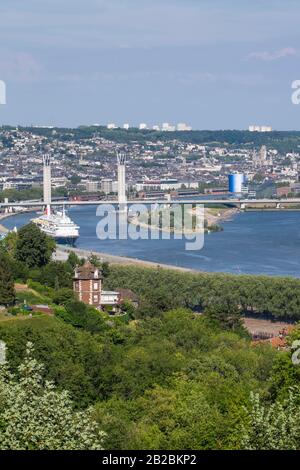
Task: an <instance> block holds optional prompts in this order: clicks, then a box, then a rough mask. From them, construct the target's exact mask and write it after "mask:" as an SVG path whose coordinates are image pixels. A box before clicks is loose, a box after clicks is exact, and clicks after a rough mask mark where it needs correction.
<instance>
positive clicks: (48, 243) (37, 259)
mask: <svg viewBox="0 0 300 470" xmlns="http://www.w3.org/2000/svg"><path fill="white" fill-rule="evenodd" d="M54 249H55V241H54V240H53V239H52V238H50V237H48V236H47V235H45V234H44V233H43V232H42V231H41V230H40V229H39V228H38V227H37V226H36V225H35V224H34V223H32V222H31V223H30V224H28V225H25V226H24V227H22V228H21V229H20V230H19V233H18V240H17V244H16V254H15V256H16V259H17V260H19V261H22V262H24V263H26V265H27V266H28V267H29V268H33V267H41V266H44V265H46V264H47V263H48V262H49V260H50V258H51V255H52V253H53V251H54Z"/></svg>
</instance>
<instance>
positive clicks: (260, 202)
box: [0, 198, 300, 209]
mask: <svg viewBox="0 0 300 470" xmlns="http://www.w3.org/2000/svg"><path fill="white" fill-rule="evenodd" d="M151 203H153V204H205V205H206V206H209V205H216V204H218V205H219V204H223V205H229V206H236V207H239V208H240V209H246V208H247V207H254V208H258V207H259V206H260V207H274V208H277V209H280V208H281V207H283V208H284V207H285V206H287V205H288V206H294V205H299V206H300V198H290V199H238V198H224V199H222V198H220V199H205V198H203V199H201V198H197V199H194V198H193V199H171V200H167V199H154V198H153V199H133V200H128V201H127V204H128V205H134V204H151ZM63 204H64V205H65V206H98V205H100V204H111V205H116V204H118V200H117V199H111V200H104V199H102V200H99V201H70V200H65V201H62V200H57V201H55V200H54V201H52V202H51V203H50V204H49V205H50V206H52V207H55V206H62V205H63ZM45 205H46V204H45V202H44V201H21V202H5V203H4V202H3V203H0V209H1V208H24V209H25V208H28V209H29V208H43V207H44V206H45Z"/></svg>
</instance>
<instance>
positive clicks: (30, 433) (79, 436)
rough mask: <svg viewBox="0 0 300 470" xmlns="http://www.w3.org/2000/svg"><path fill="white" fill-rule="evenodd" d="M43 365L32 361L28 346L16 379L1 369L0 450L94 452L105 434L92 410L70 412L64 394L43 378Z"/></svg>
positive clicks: (68, 402)
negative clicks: (94, 418) (95, 419)
mask: <svg viewBox="0 0 300 470" xmlns="http://www.w3.org/2000/svg"><path fill="white" fill-rule="evenodd" d="M42 372H43V365H41V364H39V363H38V362H37V361H36V360H35V359H34V358H33V345H32V343H27V349H26V356H25V360H24V362H23V363H22V364H21V365H20V366H19V367H18V377H16V376H15V375H13V374H11V373H10V372H9V370H8V369H7V367H5V366H1V368H0V421H1V427H0V449H1V450H88V449H92V450H96V449H102V441H103V437H104V433H103V432H102V431H101V430H100V429H99V427H98V425H97V424H96V422H95V421H94V420H93V419H92V410H90V409H87V410H84V411H77V412H75V411H74V410H73V404H72V401H71V400H70V397H69V394H68V392H66V391H62V392H60V391H57V390H56V388H55V386H54V384H53V383H52V382H48V381H44V380H43V378H42Z"/></svg>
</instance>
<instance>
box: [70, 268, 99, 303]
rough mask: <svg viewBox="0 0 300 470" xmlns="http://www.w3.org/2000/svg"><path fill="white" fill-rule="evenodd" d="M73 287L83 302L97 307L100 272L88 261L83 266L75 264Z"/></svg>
mask: <svg viewBox="0 0 300 470" xmlns="http://www.w3.org/2000/svg"><path fill="white" fill-rule="evenodd" d="M73 289H74V292H75V294H76V296H77V298H78V300H81V301H82V302H84V303H85V304H88V305H93V306H94V307H98V306H99V305H100V303H101V292H102V273H101V271H100V270H99V268H97V267H96V266H94V265H93V264H91V263H90V262H89V261H87V262H86V263H84V265H83V266H76V268H75V273H74V279H73Z"/></svg>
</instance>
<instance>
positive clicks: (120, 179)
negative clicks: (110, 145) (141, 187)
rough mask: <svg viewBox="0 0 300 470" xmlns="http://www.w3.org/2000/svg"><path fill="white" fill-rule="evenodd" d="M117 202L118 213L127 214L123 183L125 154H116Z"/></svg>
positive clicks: (124, 185) (124, 184) (124, 182)
mask: <svg viewBox="0 0 300 470" xmlns="http://www.w3.org/2000/svg"><path fill="white" fill-rule="evenodd" d="M117 158H118V202H119V211H122V212H127V199H126V181H125V164H126V155H125V153H120V152H119V153H118V155H117Z"/></svg>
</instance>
